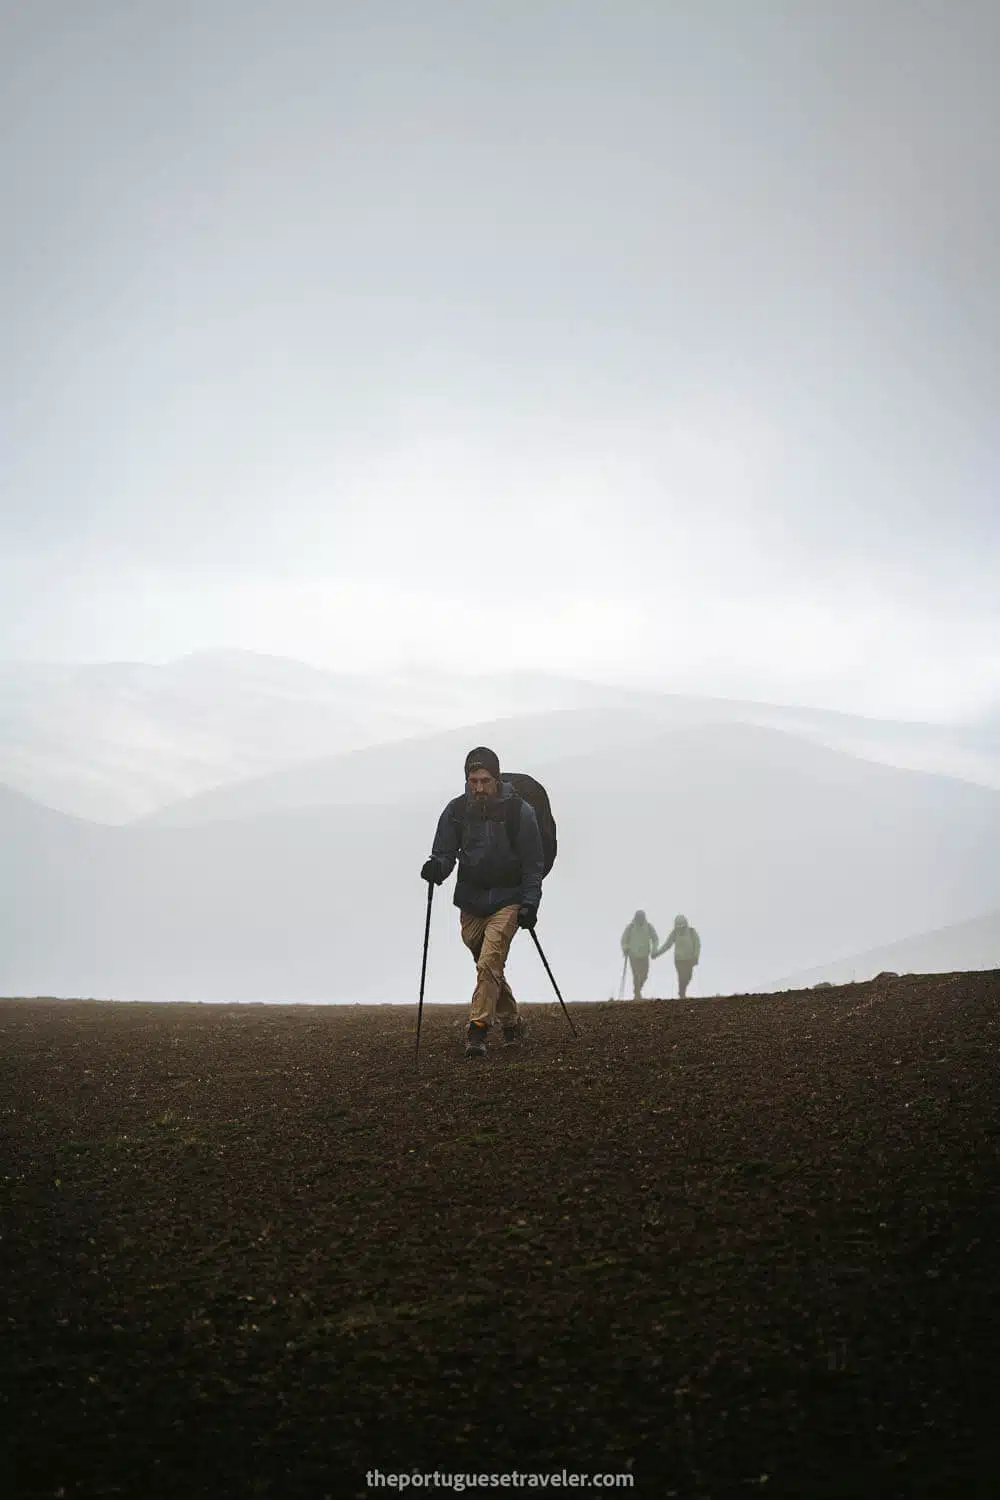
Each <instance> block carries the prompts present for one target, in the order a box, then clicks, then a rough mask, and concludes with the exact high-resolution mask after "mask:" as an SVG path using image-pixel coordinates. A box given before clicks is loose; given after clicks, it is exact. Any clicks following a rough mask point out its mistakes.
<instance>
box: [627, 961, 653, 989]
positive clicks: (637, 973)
mask: <svg viewBox="0 0 1000 1500" xmlns="http://www.w3.org/2000/svg"><path fill="white" fill-rule="evenodd" d="M628 961H629V963H630V964H631V965H632V988H633V990H634V991H635V994H634V996H633V998H634V999H636V1000H641V999H642V987H643V985H644V984H645V983H646V980H647V979H648V977H649V959H648V957H647V958H633V957H632V955H631V953H630V954H629V959H628Z"/></svg>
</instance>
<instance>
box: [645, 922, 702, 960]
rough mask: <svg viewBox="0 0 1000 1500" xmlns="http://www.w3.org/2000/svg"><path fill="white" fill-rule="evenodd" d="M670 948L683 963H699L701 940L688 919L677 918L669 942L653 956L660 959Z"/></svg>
mask: <svg viewBox="0 0 1000 1500" xmlns="http://www.w3.org/2000/svg"><path fill="white" fill-rule="evenodd" d="M668 948H673V950H674V958H675V959H678V958H679V959H680V961H681V963H693V964H696V963H697V962H698V960H699V958H700V957H701V938H700V937H699V936H698V934H697V932H695V930H694V928H693V927H692V926H691V925H690V923H689V922H688V919H687V917H678V918H677V920H676V921H675V923H674V928H673V931H672V932H671V934H670V936H669V937H668V938H667V941H666V942H665V943H664V945H663V947H662V948H660V949H658V950H657V952H656V953H654V954H653V957H654V958H659V956H660V954H661V953H666V951H667V949H668Z"/></svg>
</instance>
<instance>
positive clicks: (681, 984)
mask: <svg viewBox="0 0 1000 1500" xmlns="http://www.w3.org/2000/svg"><path fill="white" fill-rule="evenodd" d="M674 968H675V969H676V970H677V993H678V995H679V996H680V998H681V999H682V1000H683V999H684V998H685V996H686V995H687V992H688V985H689V984H690V983H691V975H692V974H693V973H694V961H693V960H692V959H690V958H675V959H674Z"/></svg>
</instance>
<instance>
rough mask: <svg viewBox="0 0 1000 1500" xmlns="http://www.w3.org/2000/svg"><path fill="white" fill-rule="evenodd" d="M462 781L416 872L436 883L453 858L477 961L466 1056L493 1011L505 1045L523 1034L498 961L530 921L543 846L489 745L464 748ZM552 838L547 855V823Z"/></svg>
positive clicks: (526, 805) (475, 1052)
mask: <svg viewBox="0 0 1000 1500" xmlns="http://www.w3.org/2000/svg"><path fill="white" fill-rule="evenodd" d="M517 780H518V781H519V782H520V781H525V782H527V781H529V780H530V778H527V777H525V778H521V777H518V778H517ZM465 784H466V790H465V792H464V794H463V795H462V796H461V797H455V798H454V799H453V800H452V801H451V802H449V803H448V806H447V807H446V808H445V810H444V812H443V813H442V814H441V817H440V819H439V820H438V826H437V832H436V834H435V835H434V845H433V849H432V852H431V857H430V859H428V860H426V861H425V863H424V865H423V867H422V869H421V871H420V875H421V878H422V879H423V880H430V881H433V882H434V884H435V885H440V884H441V882H442V881H443V880H447V878H448V876H449V875H450V874H451V871H452V868H453V867H454V864H455V860H456V859H457V860H458V878H457V880H456V881H455V898H454V899H455V905H456V906H457V907H458V909H459V911H460V913H461V926H462V941H463V943H464V944H465V946H466V947H467V948H468V949H469V951H470V952H471V954H472V956H473V958H474V959H475V961H476V988H475V990H474V991H473V995H472V1012H471V1016H470V1020H469V1028H468V1032H467V1034H466V1047H465V1055H466V1057H485V1055H486V1037H487V1034H488V1032H489V1029H490V1027H491V1026H492V1025H493V1020H494V1017H496V1018H497V1019H498V1020H499V1021H500V1023H501V1025H502V1026H503V1039H504V1045H505V1046H513V1045H516V1044H517V1043H519V1042H520V1041H521V1040H522V1039H523V1034H524V1033H523V1022H522V1020H521V1017H520V1016H519V1014H518V1010H517V1001H516V1000H515V999H514V995H513V992H512V991H511V988H510V985H509V984H508V983H507V980H506V978H505V977H504V965H505V964H506V962H507V954H508V952H509V950H510V945H511V941H512V939H513V937H514V934H515V932H516V931H517V929H518V927H526V928H533V927H534V925H535V922H536V920H537V918H538V904H539V902H540V901H541V899H542V877H543V875H544V873H545V871H546V853H545V849H544V847H543V840H542V833H541V831H540V828H539V821H538V818H537V817H536V815H535V809H534V807H533V806H532V804H531V802H529V801H528V800H527V799H526V798H524V797H522V796H520V795H519V794H518V793H517V792H516V791H515V789H514V785H513V784H512V782H510V781H507V780H506V779H504V778H502V777H501V775H500V761H499V759H498V757H497V755H496V752H495V751H493V750H490V749H488V748H487V747H486V746H485V745H480V746H478V748H477V749H475V750H470V751H469V753H468V755H467V756H466V757H465ZM532 785H533V786H536V787H537V783H532ZM542 795H543V797H544V792H543V793H542ZM546 806H547V798H546ZM549 822H551V818H550V819H549ZM551 843H552V858H554V857H555V850H554V844H555V825H554V823H553V824H552V832H551ZM549 863H551V860H550V861H549Z"/></svg>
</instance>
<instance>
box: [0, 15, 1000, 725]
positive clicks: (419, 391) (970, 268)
mask: <svg viewBox="0 0 1000 1500" xmlns="http://www.w3.org/2000/svg"><path fill="white" fill-rule="evenodd" d="M0 18H2V20H0V172H2V181H0V187H2V193H0V215H2V218H3V234H2V238H0V257H2V266H0V327H2V329H3V335H2V340H0V347H2V351H3V352H2V356H0V399H2V432H0V486H2V505H3V515H2V548H0V657H6V658H17V659H24V658H29V659H67V660H95V659H108V658H115V659H122V658H130V659H145V660H165V659H168V658H170V657H173V656H176V655H180V654H182V653H184V652H187V651H191V650H195V649H198V648H200V647H209V646H245V647H248V648H251V649H255V650H261V651H272V652H277V653H282V654H288V655H292V656H298V657H301V658H303V659H306V660H309V661H313V662H316V663H319V664H321V665H329V666H335V667H339V668H343V667H350V668H365V667H378V666H382V665H389V664H392V665H395V664H399V663H404V662H407V661H411V662H416V661H419V662H422V663H428V664H437V665H440V666H443V667H469V666H473V667H475V666H477V665H479V664H481V665H483V666H488V667H510V666H517V665H521V664H525V665H527V664H533V665H536V666H539V667H543V668H546V669H552V670H568V671H571V672H574V673H576V674H577V675H590V676H594V677H601V678H603V679H605V680H618V681H624V680H628V681H643V682H649V683H655V684H657V685H659V686H661V687H663V688H664V689H667V690H669V689H671V688H675V689H677V690H682V691H692V690H693V691H703V692H705V693H716V694H720V693H721V694H733V695H739V696H747V697H756V698H769V699H775V700H781V701H785V702H802V703H811V704H816V705H822V706H828V707H834V708H843V709H848V710H856V711H860V712H870V713H875V714H885V715H899V716H912V717H925V718H948V717H952V716H965V715H970V716H971V715H975V714H977V713H979V712H981V711H983V710H985V709H986V708H987V707H988V706H990V705H996V703H997V702H998V701H1000V590H998V589H997V586H996V579H997V571H998V569H997V564H998V559H1000V502H998V477H1000V464H998V443H1000V439H998V433H1000V424H998V421H997V397H998V385H1000V382H998V362H1000V310H998V296H1000V274H998V266H1000V211H998V183H1000V171H998V168H1000V89H998V88H997V84H996V66H997V63H996V60H997V57H998V55H1000V6H998V5H997V4H996V3H995V0H982V3H972V0H939V3H922V0H906V3H903V0H875V3H869V0H864V3H857V4H855V3H851V0H825V3H821V0H815V3H813V0H780V3H779V0H729V3H721V0H720V3H714V0H687V3H684V4H681V3H670V0H660V3H654V0H644V3H628V0H606V3H600V4H598V3H590V0H564V3H545V0H495V3H490V0H451V3H444V0H395V3H381V0H357V3H344V0H271V3H268V4H263V3H260V0H116V3H111V0H62V3H58V0H31V3H28V0H22V3H11V0H0Z"/></svg>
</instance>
